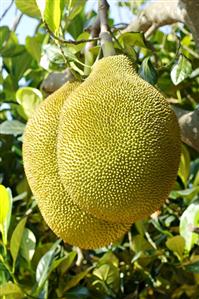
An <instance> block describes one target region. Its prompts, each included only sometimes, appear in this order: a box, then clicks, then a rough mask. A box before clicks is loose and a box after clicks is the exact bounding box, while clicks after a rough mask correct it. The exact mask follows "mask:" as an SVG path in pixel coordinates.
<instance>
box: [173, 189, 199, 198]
mask: <svg viewBox="0 0 199 299" xmlns="http://www.w3.org/2000/svg"><path fill="white" fill-rule="evenodd" d="M198 193H199V186H197V187H193V188H189V189H184V190H177V191H175V190H174V191H171V193H170V195H169V197H170V198H172V199H176V198H179V197H183V198H187V199H189V200H192V199H193V198H194V197H195V196H196V195H197V194H198Z"/></svg>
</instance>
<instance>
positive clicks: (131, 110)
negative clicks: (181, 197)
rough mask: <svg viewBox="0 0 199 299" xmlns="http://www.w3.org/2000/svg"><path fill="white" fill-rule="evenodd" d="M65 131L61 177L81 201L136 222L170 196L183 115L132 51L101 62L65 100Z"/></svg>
mask: <svg viewBox="0 0 199 299" xmlns="http://www.w3.org/2000/svg"><path fill="white" fill-rule="evenodd" d="M58 132H59V134H58V145H57V155H58V167H59V174H60V178H61V181H62V183H63V186H64V188H65V190H66V191H67V192H68V194H69V195H70V196H71V198H72V200H73V202H75V203H76V204H77V205H78V206H79V207H80V208H81V209H83V210H84V211H86V212H88V213H90V214H92V215H94V216H96V217H97V218H99V219H103V220H106V221H109V222H113V223H120V222H123V223H132V222H134V221H136V220H138V219H142V218H144V217H145V216H148V215H150V214H151V213H153V212H154V211H155V210H157V209H158V208H159V207H160V206H161V205H162V204H163V203H164V201H165V199H166V198H167V196H168V194H169V191H170V189H171V187H172V185H173V183H174V181H175V178H176V173H177V169H178V164H179V159H180V132H179V127H178V123H177V119H176V116H175V114H174V112H173V111H172V110H171V108H170V107H169V105H168V103H167V102H166V100H165V98H164V97H163V96H162V95H161V94H160V93H159V92H158V91H157V90H156V89H155V88H154V87H153V86H151V85H150V84H148V83H147V82H145V81H144V80H142V79H141V78H140V77H139V76H138V75H137V73H136V71H135V70H134V68H133V66H132V63H131V62H130V61H129V59H128V58H127V57H125V56H123V55H119V56H112V57H107V58H103V59H102V60H100V61H99V62H97V63H96V65H95V66H94V67H93V71H92V73H91V75H90V76H89V77H88V78H87V79H86V80H85V81H84V83H82V84H81V86H80V88H78V89H77V90H75V91H74V92H73V93H72V94H71V95H70V96H69V97H68V100H67V101H66V102H65V103H64V105H63V108H62V110H61V115H60V121H59V128H58Z"/></svg>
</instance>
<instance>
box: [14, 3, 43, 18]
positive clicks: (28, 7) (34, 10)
mask: <svg viewBox="0 0 199 299" xmlns="http://www.w3.org/2000/svg"><path fill="white" fill-rule="evenodd" d="M15 4H16V7H17V8H18V9H19V10H20V11H21V12H22V13H23V14H25V15H28V16H29V17H32V18H39V17H40V12H39V9H38V7H37V3H36V0H28V1H27V0H15Z"/></svg>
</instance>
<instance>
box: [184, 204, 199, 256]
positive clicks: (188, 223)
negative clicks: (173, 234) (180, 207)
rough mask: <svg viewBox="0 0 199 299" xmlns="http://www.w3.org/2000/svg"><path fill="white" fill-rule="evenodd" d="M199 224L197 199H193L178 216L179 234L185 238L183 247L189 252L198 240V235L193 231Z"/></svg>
mask: <svg viewBox="0 0 199 299" xmlns="http://www.w3.org/2000/svg"><path fill="white" fill-rule="evenodd" d="M198 226H199V201H198V200H197V201H194V202H193V203H191V204H190V205H189V206H188V208H187V209H186V210H185V211H184V213H183V214H182V216H181V218H180V235H181V236H183V237H184V239H185V249H186V250H187V251H188V252H189V251H190V250H191V249H192V247H193V246H194V244H197V243H198V241H199V235H198V234H196V233H194V232H193V229H194V227H198Z"/></svg>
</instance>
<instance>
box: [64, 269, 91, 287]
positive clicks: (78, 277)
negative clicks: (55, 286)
mask: <svg viewBox="0 0 199 299" xmlns="http://www.w3.org/2000/svg"><path fill="white" fill-rule="evenodd" d="M92 268H93V267H89V268H87V269H86V270H85V271H83V272H80V273H78V274H77V275H75V276H74V277H73V278H72V279H70V280H69V281H67V282H66V284H65V288H64V292H66V291H68V290H69V289H71V288H73V287H75V286H76V285H77V284H78V283H79V282H80V280H82V279H83V278H84V277H85V276H86V275H87V274H88V272H89V271H90V270H91V269H92Z"/></svg>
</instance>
